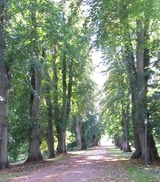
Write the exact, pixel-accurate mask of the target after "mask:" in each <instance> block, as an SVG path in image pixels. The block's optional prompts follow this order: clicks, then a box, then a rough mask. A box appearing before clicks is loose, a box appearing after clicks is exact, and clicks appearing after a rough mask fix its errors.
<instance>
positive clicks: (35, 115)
mask: <svg viewBox="0 0 160 182" xmlns="http://www.w3.org/2000/svg"><path fill="white" fill-rule="evenodd" d="M30 5H31V9H30V16H31V25H32V30H31V38H32V49H33V50H32V52H31V58H32V59H33V61H32V63H31V93H30V121H31V128H30V133H29V156H28V159H27V160H26V162H33V161H41V160H42V159H43V157H42V155H41V152H40V142H41V141H40V134H39V127H40V126H39V107H40V98H41V66H40V65H41V63H40V58H39V54H40V53H39V48H38V32H37V20H36V8H37V1H32V0H31V1H30Z"/></svg>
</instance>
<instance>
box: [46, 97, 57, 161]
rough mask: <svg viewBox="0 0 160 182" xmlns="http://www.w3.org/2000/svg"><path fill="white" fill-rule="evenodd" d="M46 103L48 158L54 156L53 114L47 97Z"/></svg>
mask: <svg viewBox="0 0 160 182" xmlns="http://www.w3.org/2000/svg"><path fill="white" fill-rule="evenodd" d="M46 103H47V106H48V108H47V118H48V127H47V144H48V158H53V157H55V154H54V137H53V123H52V119H53V114H52V104H51V100H50V99H49V98H46Z"/></svg>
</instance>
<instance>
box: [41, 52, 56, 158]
mask: <svg viewBox="0 0 160 182" xmlns="http://www.w3.org/2000/svg"><path fill="white" fill-rule="evenodd" d="M45 54H46V53H45V50H43V54H42V57H43V60H45V59H46V55H45ZM45 75H46V80H47V84H46V88H45V91H46V93H45V94H46V95H45V100H46V105H47V113H46V115H47V121H48V126H47V131H46V132H47V145H48V158H53V157H55V153H54V135H53V111H52V110H53V107H52V102H51V100H52V98H51V89H52V88H51V86H50V83H51V79H50V75H49V73H48V70H46V71H45Z"/></svg>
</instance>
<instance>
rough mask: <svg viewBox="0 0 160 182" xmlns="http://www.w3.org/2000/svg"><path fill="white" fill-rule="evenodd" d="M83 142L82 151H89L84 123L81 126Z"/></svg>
mask: <svg viewBox="0 0 160 182" xmlns="http://www.w3.org/2000/svg"><path fill="white" fill-rule="evenodd" d="M81 141H82V150H85V149H87V144H86V136H85V126H84V123H82V126H81Z"/></svg>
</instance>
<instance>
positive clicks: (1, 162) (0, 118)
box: [0, 0, 9, 169]
mask: <svg viewBox="0 0 160 182" xmlns="http://www.w3.org/2000/svg"><path fill="white" fill-rule="evenodd" d="M4 7H5V3H4V0H0V169H5V168H7V167H9V163H8V147H7V146H8V123H7V117H8V96H9V93H8V91H9V80H8V77H7V71H6V61H5V55H4V52H5V38H4V27H3V23H4V22H3V20H4V14H5V12H4Z"/></svg>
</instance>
